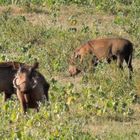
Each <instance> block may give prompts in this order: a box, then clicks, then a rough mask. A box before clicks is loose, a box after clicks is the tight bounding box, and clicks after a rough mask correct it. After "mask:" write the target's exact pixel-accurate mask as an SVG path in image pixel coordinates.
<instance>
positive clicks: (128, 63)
mask: <svg viewBox="0 0 140 140" xmlns="http://www.w3.org/2000/svg"><path fill="white" fill-rule="evenodd" d="M125 62H126V63H127V66H128V69H129V78H130V79H132V72H133V67H132V55H129V56H126V57H125Z"/></svg>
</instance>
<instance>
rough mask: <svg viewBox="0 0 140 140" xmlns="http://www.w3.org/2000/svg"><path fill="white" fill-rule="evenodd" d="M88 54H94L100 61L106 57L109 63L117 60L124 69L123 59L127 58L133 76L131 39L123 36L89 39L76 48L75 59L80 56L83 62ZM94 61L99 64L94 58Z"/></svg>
mask: <svg viewBox="0 0 140 140" xmlns="http://www.w3.org/2000/svg"><path fill="white" fill-rule="evenodd" d="M86 54H93V56H94V58H95V57H96V59H97V60H99V61H101V60H103V59H106V60H107V62H108V63H110V62H111V60H117V64H118V66H119V68H121V69H123V61H124V60H125V62H126V63H127V66H128V68H129V76H130V78H131V72H132V71H133V67H132V54H133V44H132V43H131V42H130V41H129V40H127V39H123V38H105V39H95V40H91V41H88V42H87V43H86V44H85V45H82V46H81V47H80V48H77V49H76V50H75V52H74V59H75V58H80V61H81V62H82V61H83V57H84V56H85V55H86ZM93 63H94V64H96V65H97V61H96V62H95V60H93Z"/></svg>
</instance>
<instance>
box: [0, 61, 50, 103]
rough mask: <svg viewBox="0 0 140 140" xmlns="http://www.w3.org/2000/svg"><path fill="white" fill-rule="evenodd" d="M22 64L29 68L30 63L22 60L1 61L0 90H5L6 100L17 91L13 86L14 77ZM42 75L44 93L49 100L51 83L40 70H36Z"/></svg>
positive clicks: (39, 75)
mask: <svg viewBox="0 0 140 140" xmlns="http://www.w3.org/2000/svg"><path fill="white" fill-rule="evenodd" d="M20 66H23V67H26V68H29V67H30V66H29V65H26V64H24V63H20V62H1V63H0V92H4V101H6V100H7V99H9V98H10V97H11V95H12V94H13V93H15V89H14V87H13V79H14V76H15V74H16V72H17V70H18V69H19V67H20ZM35 73H36V74H38V77H40V82H41V83H42V85H43V88H44V93H45V95H46V98H47V100H48V89H49V84H48V83H47V82H46V80H45V78H44V76H43V75H42V74H41V73H39V72H38V71H36V72H35Z"/></svg>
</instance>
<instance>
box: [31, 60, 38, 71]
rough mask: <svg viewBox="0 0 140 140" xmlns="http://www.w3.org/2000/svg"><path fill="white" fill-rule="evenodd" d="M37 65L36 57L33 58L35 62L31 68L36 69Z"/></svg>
mask: <svg viewBox="0 0 140 140" xmlns="http://www.w3.org/2000/svg"><path fill="white" fill-rule="evenodd" d="M38 67H39V62H38V61H37V59H35V62H34V64H33V66H32V68H33V69H38Z"/></svg>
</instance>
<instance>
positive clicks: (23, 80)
mask: <svg viewBox="0 0 140 140" xmlns="http://www.w3.org/2000/svg"><path fill="white" fill-rule="evenodd" d="M35 69H36V67H35V66H33V67H31V68H25V67H20V68H19V70H18V71H17V73H16V76H15V78H14V80H13V84H14V87H15V88H16V93H17V97H18V99H19V101H20V103H21V106H22V109H23V111H24V113H25V112H26V111H27V108H35V109H37V111H38V101H42V100H43V99H44V94H45V93H44V87H43V85H42V82H41V80H40V77H39V76H38V75H37V74H36V71H35ZM47 98H48V97H47Z"/></svg>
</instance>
